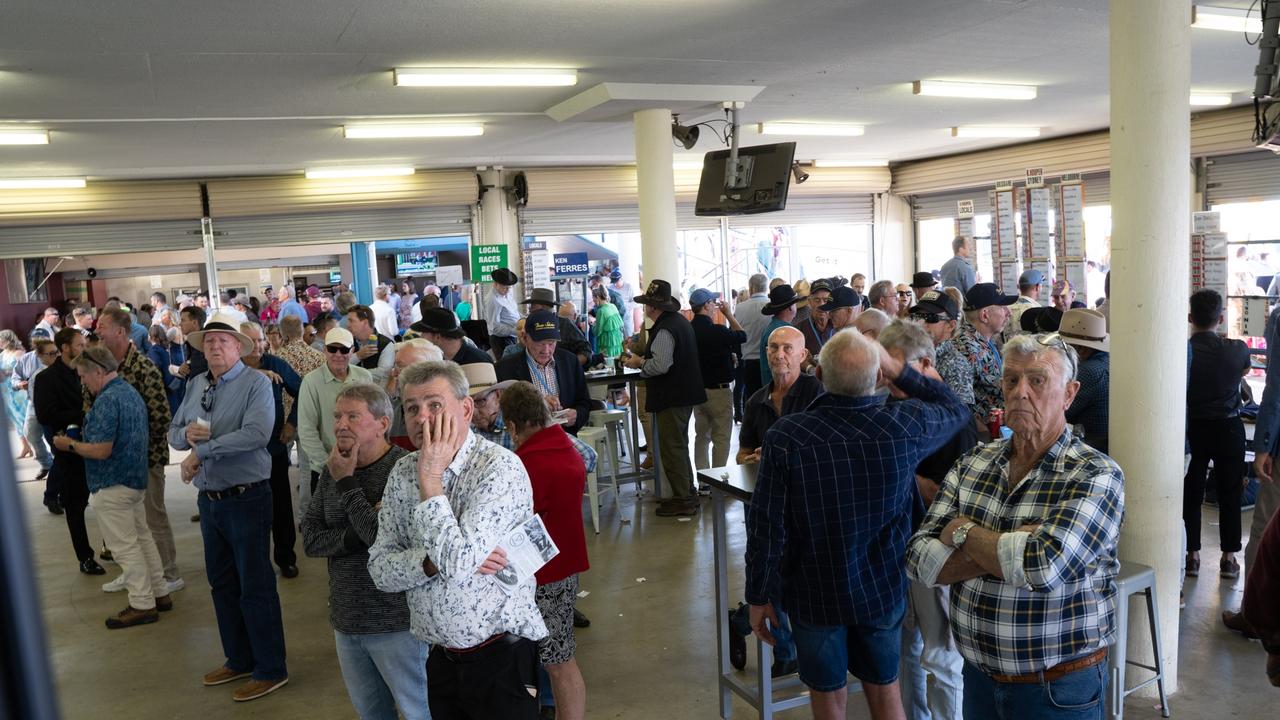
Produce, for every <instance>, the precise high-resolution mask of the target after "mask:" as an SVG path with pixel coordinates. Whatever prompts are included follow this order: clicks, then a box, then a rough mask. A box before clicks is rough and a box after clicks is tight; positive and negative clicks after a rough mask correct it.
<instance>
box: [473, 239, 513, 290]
mask: <svg viewBox="0 0 1280 720" xmlns="http://www.w3.org/2000/svg"><path fill="white" fill-rule="evenodd" d="M500 267H510V265H507V246H506V245H472V246H471V282H488V280H489V273H491V272H493V271H494V270H497V269H498V268H500Z"/></svg>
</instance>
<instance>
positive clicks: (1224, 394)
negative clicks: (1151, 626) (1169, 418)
mask: <svg viewBox="0 0 1280 720" xmlns="http://www.w3.org/2000/svg"><path fill="white" fill-rule="evenodd" d="M1189 319H1190V321H1191V327H1192V333H1191V339H1190V340H1188V343H1189V345H1190V347H1191V368H1190V371H1189V374H1188V378H1187V440H1188V442H1189V443H1190V444H1191V465H1190V467H1189V469H1188V470H1187V477H1186V480H1185V484H1184V487H1183V493H1182V521H1183V522H1184V523H1186V526H1187V575H1189V576H1191V577H1195V576H1197V575H1199V574H1200V504H1201V503H1202V502H1204V487H1205V476H1206V475H1207V474H1208V471H1209V461H1211V460H1212V461H1213V474H1214V482H1215V487H1216V488H1217V493H1218V516H1219V522H1220V524H1219V526H1218V531H1219V535H1220V538H1221V541H1222V561H1221V564H1220V567H1219V570H1220V572H1221V574H1222V577H1224V578H1227V579H1232V578H1237V577H1239V576H1240V563H1239V562H1238V561H1237V560H1236V557H1235V554H1236V553H1237V552H1239V551H1240V544H1241V543H1240V495H1241V492H1242V491H1243V489H1244V488H1243V486H1242V484H1241V483H1242V480H1243V478H1244V449H1245V438H1244V423H1243V422H1241V420H1240V378H1241V377H1243V376H1244V374H1245V373H1247V372H1249V348H1248V346H1247V345H1245V344H1244V343H1243V342H1242V341H1240V340H1229V339H1227V338H1225V337H1222V336H1220V335H1218V326H1219V325H1220V324H1221V323H1222V296H1221V295H1219V294H1218V293H1217V292H1216V291H1214V290H1198V291H1196V292H1195V293H1194V294H1193V295H1192V296H1191V315H1190V317H1189Z"/></svg>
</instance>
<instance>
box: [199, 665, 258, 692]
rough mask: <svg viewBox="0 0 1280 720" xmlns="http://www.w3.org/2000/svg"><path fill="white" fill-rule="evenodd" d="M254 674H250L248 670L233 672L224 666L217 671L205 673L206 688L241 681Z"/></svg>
mask: <svg viewBox="0 0 1280 720" xmlns="http://www.w3.org/2000/svg"><path fill="white" fill-rule="evenodd" d="M252 674H253V673H251V672H249V671H248V670H232V669H231V668H229V667H227V666H226V665H223V666H222V667H220V668H218V669H217V670H214V671H213V672H209V673H205V676H204V684H205V687H213V686H214V685H225V684H227V683H229V682H232V681H234V680H239V679H240V678H247V677H249V676H250V675H252Z"/></svg>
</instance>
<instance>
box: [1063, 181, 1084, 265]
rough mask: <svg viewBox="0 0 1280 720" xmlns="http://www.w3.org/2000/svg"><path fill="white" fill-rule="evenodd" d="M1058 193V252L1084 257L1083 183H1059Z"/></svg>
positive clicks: (1068, 255)
mask: <svg viewBox="0 0 1280 720" xmlns="http://www.w3.org/2000/svg"><path fill="white" fill-rule="evenodd" d="M1058 193H1059V196H1058V218H1059V220H1060V222H1059V229H1058V254H1059V255H1062V256H1063V257H1073V258H1075V257H1084V185H1081V184H1079V183H1074V184H1063V185H1059V186H1058Z"/></svg>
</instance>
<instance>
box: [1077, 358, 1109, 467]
mask: <svg viewBox="0 0 1280 720" xmlns="http://www.w3.org/2000/svg"><path fill="white" fill-rule="evenodd" d="M1076 380H1078V381H1080V390H1079V392H1077V393H1076V399H1075V400H1074V401H1072V403H1071V407H1070V408H1068V409H1067V422H1069V423H1072V424H1076V423H1078V424H1080V425H1083V426H1084V435H1085V437H1084V439H1085V441H1086V442H1088V443H1089V444H1091V445H1093V446H1094V447H1096V448H1098V449H1099V450H1101V451H1103V452H1106V451H1107V448H1108V442H1107V437H1108V430H1107V427H1108V412H1109V408H1110V407H1111V405H1110V400H1109V397H1108V396H1109V392H1108V391H1109V389H1110V387H1111V353H1105V352H1094V354H1092V355H1090V356H1089V359H1088V360H1084V361H1082V362H1081V363H1080V370H1079V371H1078V372H1077V373H1076Z"/></svg>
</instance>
